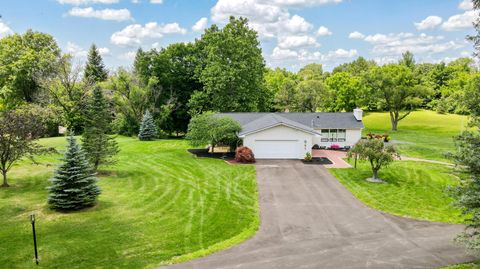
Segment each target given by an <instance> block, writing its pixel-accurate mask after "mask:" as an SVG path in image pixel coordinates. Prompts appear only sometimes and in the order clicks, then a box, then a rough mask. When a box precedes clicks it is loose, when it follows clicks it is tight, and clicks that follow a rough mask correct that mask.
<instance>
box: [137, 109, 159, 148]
mask: <svg viewBox="0 0 480 269" xmlns="http://www.w3.org/2000/svg"><path fill="white" fill-rule="evenodd" d="M156 137H157V127H156V126H155V122H154V120H153V117H152V115H151V114H150V112H149V111H148V110H147V111H145V114H144V115H143V120H142V125H141V126H140V132H139V133H138V138H139V139H140V140H143V141H148V140H154V139H155V138H156Z"/></svg>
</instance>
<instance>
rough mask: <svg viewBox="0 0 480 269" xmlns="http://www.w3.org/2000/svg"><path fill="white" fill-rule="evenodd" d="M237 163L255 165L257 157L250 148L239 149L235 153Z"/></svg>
mask: <svg viewBox="0 0 480 269" xmlns="http://www.w3.org/2000/svg"><path fill="white" fill-rule="evenodd" d="M235 161H237V162H239V163H254V162H255V155H254V154H253V152H252V150H251V149H250V148H248V147H243V146H242V147H238V148H237V150H236V151H235Z"/></svg>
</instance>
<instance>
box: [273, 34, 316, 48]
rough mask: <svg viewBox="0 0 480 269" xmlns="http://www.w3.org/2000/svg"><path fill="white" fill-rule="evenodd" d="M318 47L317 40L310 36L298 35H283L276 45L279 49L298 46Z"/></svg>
mask: <svg viewBox="0 0 480 269" xmlns="http://www.w3.org/2000/svg"><path fill="white" fill-rule="evenodd" d="M311 46H315V47H318V46H320V44H318V43H317V40H315V38H313V37H311V36H307V35H299V36H284V37H281V38H279V40H278V47H279V48H281V49H291V48H300V47H311Z"/></svg>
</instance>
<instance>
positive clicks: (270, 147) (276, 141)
mask: <svg viewBox="0 0 480 269" xmlns="http://www.w3.org/2000/svg"><path fill="white" fill-rule="evenodd" d="M243 144H244V145H245V146H247V147H249V148H251V149H252V151H253V153H254V154H255V158H257V159H302V158H304V157H305V154H306V153H307V152H311V148H312V133H311V132H309V131H305V130H302V129H299V128H297V127H296V126H290V125H287V124H283V123H280V124H277V125H274V126H271V127H268V128H264V129H261V130H257V131H255V132H252V133H249V134H244V136H243Z"/></svg>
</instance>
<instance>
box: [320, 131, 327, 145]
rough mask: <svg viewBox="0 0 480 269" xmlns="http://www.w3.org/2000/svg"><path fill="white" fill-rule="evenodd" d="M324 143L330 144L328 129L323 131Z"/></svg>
mask: <svg viewBox="0 0 480 269" xmlns="http://www.w3.org/2000/svg"><path fill="white" fill-rule="evenodd" d="M321 141H322V142H328V129H322V139H321Z"/></svg>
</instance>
